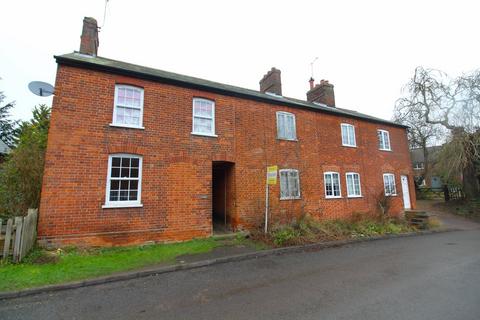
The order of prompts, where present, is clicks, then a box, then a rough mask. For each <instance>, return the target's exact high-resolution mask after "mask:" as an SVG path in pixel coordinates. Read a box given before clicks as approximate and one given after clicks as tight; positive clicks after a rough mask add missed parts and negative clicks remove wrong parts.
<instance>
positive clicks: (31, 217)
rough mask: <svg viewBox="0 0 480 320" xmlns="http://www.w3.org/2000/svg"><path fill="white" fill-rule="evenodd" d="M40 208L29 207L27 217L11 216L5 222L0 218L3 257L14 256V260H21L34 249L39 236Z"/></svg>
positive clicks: (0, 251)
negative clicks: (38, 220)
mask: <svg viewBox="0 0 480 320" xmlns="http://www.w3.org/2000/svg"><path fill="white" fill-rule="evenodd" d="M37 218H38V209H28V214H27V215H26V216H25V217H15V218H10V219H8V220H7V221H6V224H3V221H2V219H0V243H1V242H2V240H3V250H2V248H1V247H0V253H1V255H2V259H4V260H5V259H7V258H8V256H9V255H12V256H13V261H14V262H20V261H22V259H23V258H24V257H25V256H26V255H27V253H28V252H29V251H30V249H32V247H33V245H34V244H35V239H36V238H37Z"/></svg>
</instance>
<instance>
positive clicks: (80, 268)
mask: <svg viewBox="0 0 480 320" xmlns="http://www.w3.org/2000/svg"><path fill="white" fill-rule="evenodd" d="M219 245H220V244H219V243H218V242H216V241H215V240H213V239H202V240H193V241H188V242H183V243H174V244H161V245H150V246H143V247H139V246H137V247H117V248H105V249H95V250H88V251H87V250H83V251H81V250H78V249H76V248H70V249H68V248H67V249H65V250H62V251H57V252H54V253H52V252H46V251H44V250H41V249H35V250H34V251H32V252H31V253H30V255H29V256H28V257H27V258H26V259H25V260H24V262H22V263H21V264H11V263H3V264H2V265H0V291H10V290H19V289H25V288H33V287H39V286H44V285H50V284H56V283H64V282H71V281H75V280H81V279H86V278H94V277H99V276H104V275H108V274H111V273H115V272H121V271H127V270H132V269H136V268H141V267H145V266H149V265H154V264H159V263H169V262H173V261H174V260H175V258H176V257H178V256H180V255H184V254H198V253H205V252H209V251H211V250H213V249H214V248H215V247H217V246H219ZM52 258H53V259H52ZM51 260H56V261H51ZM45 262H46V263H45Z"/></svg>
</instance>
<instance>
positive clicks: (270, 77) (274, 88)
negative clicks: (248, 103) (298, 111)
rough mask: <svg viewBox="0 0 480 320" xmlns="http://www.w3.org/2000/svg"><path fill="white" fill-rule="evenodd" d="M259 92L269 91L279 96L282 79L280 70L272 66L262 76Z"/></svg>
mask: <svg viewBox="0 0 480 320" xmlns="http://www.w3.org/2000/svg"><path fill="white" fill-rule="evenodd" d="M260 92H263V93H265V92H270V93H274V94H276V95H279V96H281V95H282V79H281V71H280V70H278V69H276V68H272V69H271V70H270V71H268V72H267V74H265V75H264V76H263V78H262V80H260Z"/></svg>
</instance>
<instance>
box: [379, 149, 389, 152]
mask: <svg viewBox="0 0 480 320" xmlns="http://www.w3.org/2000/svg"><path fill="white" fill-rule="evenodd" d="M378 150H380V151H389V152H392V149H378Z"/></svg>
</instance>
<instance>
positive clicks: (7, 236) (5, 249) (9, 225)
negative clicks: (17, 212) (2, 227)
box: [3, 219, 13, 260]
mask: <svg viewBox="0 0 480 320" xmlns="http://www.w3.org/2000/svg"><path fill="white" fill-rule="evenodd" d="M12 229H13V220H12V219H8V221H7V230H6V231H5V243H4V245H3V259H4V260H5V259H7V258H8V254H9V253H10V241H11V239H12Z"/></svg>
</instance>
